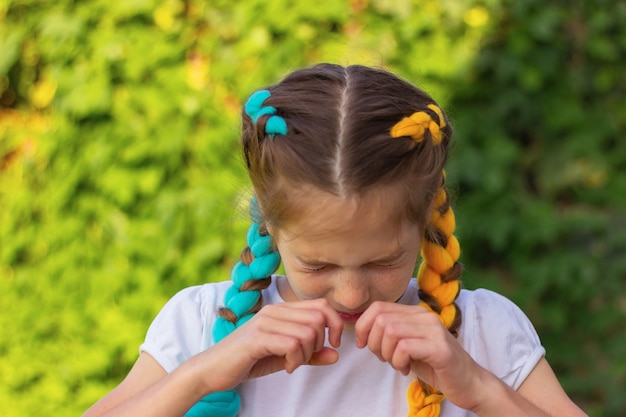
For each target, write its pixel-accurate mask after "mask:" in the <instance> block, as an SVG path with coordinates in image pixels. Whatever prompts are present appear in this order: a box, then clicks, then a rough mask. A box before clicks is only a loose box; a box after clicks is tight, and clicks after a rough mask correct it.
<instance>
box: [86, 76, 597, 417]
mask: <svg viewBox="0 0 626 417" xmlns="http://www.w3.org/2000/svg"><path fill="white" fill-rule="evenodd" d="M451 136H452V129H451V127H450V124H449V122H448V120H447V119H446V117H445V116H444V114H443V112H442V111H441V109H440V108H439V107H438V105H437V104H436V103H435V102H434V101H433V99H432V98H430V97H429V96H428V95H427V94H426V93H424V92H423V91H420V90H419V89H417V88H415V87H414V86H412V85H410V84H408V83H406V82H404V81H402V80H400V79H398V78H397V77H396V76H394V75H392V74H390V73H387V72H385V71H382V70H376V69H371V68H367V67H362V66H349V67H346V68H344V67H341V66H337V65H330V64H323V65H318V66H315V67H312V68H308V69H303V70H299V71H295V72H294V73H292V74H290V75H289V76H287V77H286V78H285V79H284V80H283V81H281V82H280V83H278V84H276V85H274V86H271V87H269V88H267V89H265V90H260V91H257V92H255V93H254V94H252V96H251V97H250V98H249V100H248V101H247V103H246V105H245V108H244V112H243V133H242V142H243V153H244V159H245V163H246V166H247V168H248V172H249V175H250V179H251V181H252V185H253V189H254V195H255V197H254V198H253V199H252V202H251V209H250V210H251V217H252V226H251V228H250V231H249V232H248V245H249V246H248V247H247V248H246V249H245V250H244V251H243V253H242V256H241V262H239V263H238V264H237V265H236V266H235V267H234V269H233V273H232V281H231V282H222V283H214V284H206V285H202V286H196V287H191V288H188V289H185V290H183V291H181V292H180V293H179V294H177V295H176V296H175V297H174V298H172V300H170V301H169V302H168V303H167V305H166V306H165V307H164V308H163V310H162V311H161V312H160V313H159V315H158V316H157V318H156V319H155V321H154V322H153V324H152V325H151V327H150V329H149V331H148V334H147V337H146V340H145V343H144V344H143V345H142V346H141V355H140V357H139V359H138V360H137V362H136V364H135V365H134V367H133V368H132V370H131V371H130V373H129V374H128V376H127V377H126V378H125V379H124V381H123V382H122V383H121V384H120V385H119V386H118V387H117V388H115V389H114V390H113V391H112V392H111V393H110V394H108V395H107V396H106V397H104V398H103V399H102V400H100V401H99V402H98V403H96V404H95V405H94V406H93V407H92V408H91V409H90V410H89V411H87V413H86V414H85V416H89V417H93V416H101V415H102V416H103V415H106V416H138V415H141V416H182V415H185V414H186V413H187V416H207V417H209V416H235V415H238V416H242V417H243V416H257V417H265V416H268V417H269V416H271V417H281V416H302V417H304V416H340V417H346V416H377V417H380V416H403V415H409V416H430V417H436V416H442V417H461V416H463V417H467V416H475V415H478V416H508V417H511V416H550V415H552V416H569V417H576V416H584V415H585V414H584V413H583V412H582V411H581V410H580V409H579V408H578V407H577V406H576V405H574V404H573V403H572V402H571V401H570V399H569V398H568V397H567V395H566V394H565V393H564V391H563V390H562V388H561V386H560V385H559V382H558V381H557V379H556V377H555V376H554V373H553V372H552V370H551V368H550V366H549V365H548V363H547V362H546V360H545V359H544V353H545V351H544V349H543V348H542V346H541V344H540V342H539V339H538V337H537V334H536V332H535V330H534V329H533V327H532V325H531V324H530V323H529V321H528V319H527V318H526V317H525V316H524V314H523V313H522V312H521V311H520V310H519V309H518V308H517V307H516V306H515V305H513V304H512V303H511V302H510V301H508V300H507V299H505V298H503V297H502V296H499V295H497V294H495V293H493V292H490V291H486V290H476V291H467V290H461V289H460V282H459V277H460V275H461V265H460V263H459V262H458V258H459V252H460V250H459V243H458V241H457V239H456V238H455V236H454V234H453V232H454V227H455V223H454V214H453V212H452V209H451V208H450V205H449V200H448V193H447V190H446V186H445V173H444V171H443V169H444V164H445V162H446V158H447V155H448V151H449V148H450V140H451ZM420 253H421V263H420V268H419V272H418V278H417V280H415V279H413V278H411V277H412V275H413V272H414V269H415V266H416V262H417V260H418V258H419V257H420ZM281 259H282V263H283V266H284V269H285V272H286V276H279V275H274V272H275V271H276V269H277V268H278V266H279V263H280V261H281Z"/></svg>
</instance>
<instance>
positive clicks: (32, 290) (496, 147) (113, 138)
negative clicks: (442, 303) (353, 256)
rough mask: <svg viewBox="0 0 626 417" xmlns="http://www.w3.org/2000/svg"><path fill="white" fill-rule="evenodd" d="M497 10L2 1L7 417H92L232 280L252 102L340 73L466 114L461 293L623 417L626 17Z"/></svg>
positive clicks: (462, 127) (574, 386)
mask: <svg viewBox="0 0 626 417" xmlns="http://www.w3.org/2000/svg"><path fill="white" fill-rule="evenodd" d="M500 3H501V2H499V1H495V0H491V1H482V2H477V1H476V2H475V1H473V0H463V1H458V0H455V1H452V0H445V1H444V0H441V1H437V0H421V1H412V0H394V1H392V0H370V1H358V0H351V1H348V2H337V1H333V0H322V1H313V0H302V1H300V2H296V3H293V2H287V1H285V0H277V1H271V2H268V1H258V0H246V1H239V2H232V1H229V2H227V1H222V0H215V1H212V2H206V1H201V0H186V1H180V0H124V1H111V0H107V1H105V0H94V1H90V2H81V1H70V0H58V1H55V2H50V1H42V0H38V1H36V0H4V1H0V51H2V53H0V305H1V306H3V307H4V310H5V313H4V314H3V315H1V316H0V328H1V329H2V335H3V337H2V338H0V402H1V403H2V404H11V405H10V406H9V407H10V409H7V410H2V414H3V415H6V416H8V417H12V416H21V415H27V414H31V415H40V414H55V415H77V414H80V413H81V412H82V411H83V410H85V409H86V408H87V407H89V405H91V404H92V403H93V402H94V401H96V400H97V399H98V398H100V397H101V396H103V395H104V394H105V393H106V392H108V391H109V390H110V389H111V388H112V387H114V386H115V385H117V383H119V381H120V380H121V379H122V378H123V377H124V375H125V374H126V372H127V371H128V369H129V367H130V366H131V364H132V363H133V361H134V360H135V358H136V356H137V348H138V346H139V344H140V343H141V340H142V338H143V335H144V332H145V330H146V329H147V326H148V325H149V323H150V321H151V320H152V318H153V317H154V315H155V314H156V312H157V311H158V310H159V309H160V307H161V306H162V305H163V303H164V302H165V301H166V300H167V299H168V298H169V297H170V296H171V295H172V294H173V293H175V292H176V291H178V290H179V289H181V288H183V287H186V286H189V285H194V284H199V283H203V282H207V281H216V280H223V279H227V278H228V276H229V269H230V266H231V265H232V264H233V262H234V260H235V258H236V256H237V254H238V251H239V250H240V248H241V247H242V246H243V240H244V234H245V228H246V221H245V216H243V215H241V214H240V213H239V208H240V207H241V206H242V205H243V203H242V202H245V200H246V198H247V196H248V183H247V180H246V178H245V175H244V171H243V169H242V166H241V163H240V160H239V149H238V144H237V136H238V123H239V122H238V116H239V111H240V106H241V101H242V100H243V99H244V98H245V97H247V96H248V95H249V93H250V92H251V91H253V90H254V89H256V88H259V87H260V86H263V85H266V84H269V83H273V82H275V81H276V80H277V79H278V78H280V76H282V75H284V74H285V73H287V72H289V71H291V70H293V69H295V68H298V67H302V66H304V65H308V64H311V63H314V62H319V61H331V62H338V63H343V64H347V63H365V64H371V65H378V66H381V65H382V66H387V67H389V68H391V69H392V70H394V71H397V72H398V73H400V74H401V75H403V76H405V77H407V78H409V79H411V80H414V81H416V82H418V83H419V84H420V85H421V86H422V87H424V88H425V89H426V90H427V91H429V92H431V93H432V94H433V95H434V96H435V97H437V98H438V99H439V101H440V102H442V103H443V104H446V103H449V104H450V106H449V107H450V108H451V109H452V115H453V119H455V121H456V123H455V124H456V131H457V138H458V147H457V150H456V152H455V154H454V155H453V158H452V160H453V164H452V166H451V167H450V170H449V178H450V182H451V183H453V184H458V186H457V187H458V191H459V193H458V194H459V204H458V209H457V214H458V216H459V222H458V223H459V229H460V230H459V231H460V235H461V239H462V240H461V241H462V244H463V249H464V255H463V259H464V262H465V264H466V268H467V271H468V272H467V274H466V285H467V286H468V287H476V286H488V287H491V288H494V289H497V290H500V291H502V292H503V293H505V294H506V295H508V296H510V297H512V298H513V299H515V300H516V301H517V302H518V303H519V304H520V305H521V306H522V307H523V308H524V309H525V310H526V311H527V312H528V313H529V314H530V315H531V317H532V318H533V320H534V321H535V323H536V324H537V325H538V328H539V331H540V332H541V336H542V338H543V341H544V343H545V345H546V347H547V349H548V352H549V359H550V361H551V362H552V363H553V364H554V365H555V366H556V369H557V371H558V373H559V375H560V376H562V377H563V383H564V385H565V386H566V389H567V390H568V391H570V392H571V393H572V394H573V395H574V397H575V399H576V400H577V401H579V402H581V403H582V404H584V405H585V406H587V407H588V409H589V412H590V413H593V415H606V416H611V415H615V416H617V415H622V414H623V412H624V409H625V403H624V400H623V399H622V398H621V397H620V396H619V395H618V394H619V392H621V391H620V390H623V386H624V380H623V375H624V373H625V372H624V368H625V367H626V363H625V362H624V359H623V358H624V357H625V356H626V355H624V348H623V347H622V345H621V344H619V343H618V340H617V338H615V337H609V336H610V335H612V334H618V332H619V328H618V324H619V323H620V320H622V321H623V319H624V315H625V312H624V298H623V296H620V294H623V293H624V287H623V286H624V280H623V277H624V275H625V272H626V262H625V261H624V259H623V253H624V251H625V249H626V237H625V236H624V235H625V233H624V230H625V229H624V226H625V225H624V223H625V222H626V220H625V218H626V217H625V216H624V211H625V210H626V201H625V199H624V197H623V196H624V195H626V194H625V191H626V179H625V178H624V175H623V172H624V165H625V164H626V160H625V156H624V155H626V152H623V151H624V149H622V148H623V145H621V144H620V142H619V141H618V140H617V139H618V138H619V133H623V132H624V123H625V119H624V116H623V115H624V114H626V108H624V104H623V102H620V98H621V97H622V96H623V94H624V87H625V80H624V75H623V71H621V70H620V68H619V63H620V62H621V61H620V60H621V59H623V56H624V51H625V49H626V37H625V34H624V29H623V27H622V26H623V25H620V24H619V22H621V21H623V20H624V17H626V16H625V12H624V8H623V6H621V5H618V3H619V2H618V1H606V2H605V3H606V7H593V8H592V7H591V6H589V5H587V4H586V3H582V2H581V3H580V4H579V6H580V7H578V8H570V7H565V6H560V5H559V4H558V3H554V4H551V5H544V4H540V3H539V2H538V1H537V0H531V1H527V2H511V4H510V5H509V4H500ZM517 3H523V4H517ZM606 10H608V12H607V11H606ZM581 358H583V359H582V360H581ZM3 408H4V407H3Z"/></svg>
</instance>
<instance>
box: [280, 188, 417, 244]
mask: <svg viewBox="0 0 626 417" xmlns="http://www.w3.org/2000/svg"><path fill="white" fill-rule="evenodd" d="M392 188H393V187H381V188H377V189H371V190H368V191H366V192H363V193H360V194H358V195H350V196H337V195H334V194H330V193H328V192H325V191H323V190H320V189H319V188H316V187H314V186H310V185H305V186H303V187H300V188H299V189H298V191H296V192H295V193H293V194H291V195H290V196H289V204H290V209H289V212H290V213H289V216H288V218H286V219H285V221H284V222H282V224H280V225H278V229H279V230H283V231H285V232H288V233H289V234H294V233H296V234H302V233H305V234H306V235H308V236H311V237H314V236H315V235H325V234H337V233H346V232H350V233H353V232H355V231H356V230H358V229H359V228H362V227H364V226H365V225H368V226H374V225H380V226H384V227H385V228H388V229H391V228H394V229H396V228H398V227H400V226H401V225H402V224H406V223H407V222H409V220H408V218H407V216H406V214H405V212H406V209H405V207H404V206H403V203H404V202H403V201H402V198H401V193H398V192H397V191H396V192H394V190H392Z"/></svg>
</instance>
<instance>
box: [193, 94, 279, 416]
mask: <svg viewBox="0 0 626 417" xmlns="http://www.w3.org/2000/svg"><path fill="white" fill-rule="evenodd" d="M268 94H269V92H268ZM263 100H264V99H263ZM263 100H261V103H262V101H263ZM246 112H247V104H246ZM250 217H251V218H252V224H251V225H250V228H249V229H248V234H247V236H246V241H247V243H248V247H249V248H250V251H251V252H252V255H253V256H254V260H253V261H252V262H251V263H250V265H246V264H245V263H243V262H242V261H239V262H237V264H236V265H235V266H234V267H233V271H232V273H231V279H232V282H233V285H232V286H231V287H230V288H229V289H228V290H227V291H226V294H225V296H224V306H225V307H226V308H228V309H230V311H232V313H233V314H234V315H235V316H236V317H237V323H232V322H230V321H228V320H226V319H224V318H222V317H218V318H217V319H216V321H215V324H214V325H213V339H214V341H215V343H218V342H219V341H220V340H222V339H223V338H225V337H226V336H228V335H229V334H230V333H232V332H233V331H234V330H235V329H236V328H238V327H240V326H242V325H243V324H244V323H246V322H247V321H248V320H250V319H251V318H252V316H253V315H254V314H252V313H248V312H249V311H250V310H251V309H252V308H253V307H254V306H255V305H256V303H257V302H258V301H259V299H260V297H261V292H260V291H258V290H252V291H241V287H242V285H244V284H245V283H246V282H247V281H250V280H253V279H257V280H260V279H265V278H267V277H269V276H271V275H272V274H273V273H274V272H275V271H276V269H278V265H279V264H280V254H279V253H278V251H276V250H275V249H274V244H273V242H272V237H271V236H270V235H261V233H260V226H259V224H258V223H257V222H258V221H259V220H260V219H261V215H260V211H259V206H258V202H257V200H256V197H252V201H251V202H250ZM240 401H241V400H240V398H239V394H238V393H237V391H235V390H229V391H222V392H214V393H212V394H209V395H207V396H205V397H204V398H202V399H201V400H200V401H198V402H197V403H196V404H195V405H194V406H193V407H191V409H190V410H189V411H187V413H186V414H185V417H235V416H236V415H237V413H238V412H239V405H240Z"/></svg>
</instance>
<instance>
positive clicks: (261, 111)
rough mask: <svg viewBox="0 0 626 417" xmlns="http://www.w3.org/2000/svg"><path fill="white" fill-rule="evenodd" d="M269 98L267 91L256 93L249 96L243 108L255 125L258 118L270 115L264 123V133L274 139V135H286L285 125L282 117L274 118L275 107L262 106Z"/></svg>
mask: <svg viewBox="0 0 626 417" xmlns="http://www.w3.org/2000/svg"><path fill="white" fill-rule="evenodd" d="M270 96H271V93H270V92H269V91H268V90H259V91H256V92H254V93H253V94H252V95H251V96H250V98H249V99H248V101H247V102H246V105H245V106H244V109H245V111H246V114H247V115H248V116H250V118H251V119H252V121H253V122H254V124H256V122H257V120H258V119H259V117H261V116H263V115H270V116H271V117H270V118H269V119H267V122H266V123H265V133H267V135H269V137H270V138H271V139H274V135H286V134H287V123H286V122H285V119H283V118H282V117H280V116H276V107H273V106H263V103H264V102H265V100H267V99H268V98H269V97H270Z"/></svg>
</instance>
